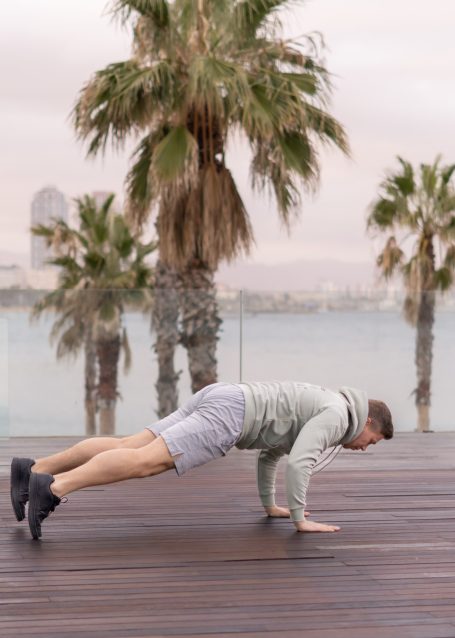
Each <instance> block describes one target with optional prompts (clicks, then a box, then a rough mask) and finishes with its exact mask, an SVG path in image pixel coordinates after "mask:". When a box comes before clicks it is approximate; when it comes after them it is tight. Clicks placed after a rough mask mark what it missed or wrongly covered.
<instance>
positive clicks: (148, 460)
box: [135, 436, 175, 477]
mask: <svg viewBox="0 0 455 638" xmlns="http://www.w3.org/2000/svg"><path fill="white" fill-rule="evenodd" d="M135 452H136V455H137V456H136V458H137V464H138V470H139V472H140V475H141V476H143V477H145V476H153V475H155V474H160V473H161V472H166V471H167V470H170V469H172V468H173V467H175V465H174V459H173V458H172V456H171V454H170V452H169V450H168V448H167V445H166V443H165V442H164V440H163V439H162V437H160V436H159V437H158V438H156V439H155V441H153V442H152V443H150V444H149V445H146V446H145V447H142V448H140V449H139V450H135Z"/></svg>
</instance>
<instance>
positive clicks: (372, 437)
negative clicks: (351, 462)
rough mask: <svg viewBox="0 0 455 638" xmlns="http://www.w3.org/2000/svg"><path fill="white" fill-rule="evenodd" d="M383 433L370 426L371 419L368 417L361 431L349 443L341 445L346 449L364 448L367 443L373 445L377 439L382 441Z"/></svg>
mask: <svg viewBox="0 0 455 638" xmlns="http://www.w3.org/2000/svg"><path fill="white" fill-rule="evenodd" d="M383 438H384V435H383V434H381V433H380V432H377V431H376V430H375V429H374V428H373V427H372V426H371V419H370V417H368V419H367V422H366V423H365V427H364V428H363V430H362V432H361V433H360V434H359V436H357V437H356V438H355V439H354V440H353V441H351V442H350V443H346V444H345V445H343V447H344V448H346V449H347V450H366V449H367V447H368V446H369V445H375V444H376V443H377V442H378V441H382V439H383Z"/></svg>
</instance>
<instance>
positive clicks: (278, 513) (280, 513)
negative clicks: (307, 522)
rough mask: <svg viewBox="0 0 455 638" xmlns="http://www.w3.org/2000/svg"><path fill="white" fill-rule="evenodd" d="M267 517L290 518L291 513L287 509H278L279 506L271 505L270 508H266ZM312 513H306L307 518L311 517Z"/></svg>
mask: <svg viewBox="0 0 455 638" xmlns="http://www.w3.org/2000/svg"><path fill="white" fill-rule="evenodd" d="M264 509H265V511H266V513H267V516H270V517H271V518H289V517H290V515H291V512H290V511H289V510H288V508H287V507H278V505H271V506H270V507H264ZM309 515H310V512H305V516H309Z"/></svg>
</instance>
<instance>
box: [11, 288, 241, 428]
mask: <svg viewBox="0 0 455 638" xmlns="http://www.w3.org/2000/svg"><path fill="white" fill-rule="evenodd" d="M2 292H3V295H0V316H3V317H4V316H7V317H8V319H7V322H8V326H9V331H8V338H7V341H8V348H6V349H3V348H2V352H7V351H8V350H9V372H8V381H9V421H10V425H11V428H10V429H11V436H71V435H78V436H80V435H86V434H87V435H88V434H112V433H114V434H121V435H126V434H132V433H135V432H138V431H140V430H141V429H142V428H143V427H145V426H147V425H148V424H150V423H153V422H154V421H156V420H157V419H158V412H159V406H160V403H159V398H158V389H157V382H158V373H159V365H158V353H157V351H156V342H157V337H158V333H157V330H156V325H155V326H153V327H152V306H153V304H154V303H156V302H157V299H158V297H157V293H150V291H146V293H147V294H146V295H145V296H146V297H147V300H146V303H144V305H143V306H141V295H142V293H143V292H144V291H134V292H135V293H136V294H134V293H133V294H132V291H128V292H126V291H121V292H120V291H116V292H115V304H114V305H115V306H116V308H117V310H116V311H115V312H116V313H117V315H118V313H120V315H121V317H120V321H118V320H119V316H117V315H116V316H113V317H109V316H107V317H106V318H105V321H104V323H105V324H106V325H104V326H103V320H101V319H99V318H98V319H97V320H96V319H95V318H93V319H92V320H91V321H88V320H87V317H88V316H89V313H90V312H91V310H90V309H91V308H93V306H94V305H96V303H97V297H96V295H99V294H101V293H100V292H99V291H98V292H96V291H86V290H85V291H79V292H78V295H79V297H78V299H77V303H76V304H74V298H73V300H72V301H71V303H72V306H71V305H68V306H67V311H68V312H70V315H69V317H68V318H67V321H66V322H64V323H63V324H61V325H60V328H59V323H58V322H59V321H61V319H62V316H63V313H64V312H65V309H64V306H62V307H60V309H59V310H58V311H56V310H55V309H53V308H50V309H49V310H46V311H43V312H41V314H40V316H39V317H35V318H33V308H34V307H36V305H37V304H38V303H40V301H42V300H43V299H45V298H46V297H47V296H48V295H49V292H48V291H2ZM72 292H73V293H74V291H72ZM161 292H163V291H161ZM170 292H173V293H175V292H176V291H170ZM103 293H104V294H105V293H106V291H103ZM173 296H174V297H176V298H177V302H178V304H180V305H179V311H178V319H177V323H176V324H175V322H174V319H173V318H172V312H171V313H170V315H169V313H164V315H161V316H160V322H159V331H158V332H159V335H160V338H161V339H163V337H164V338H166V335H169V333H172V331H173V330H174V332H175V331H176V332H175V334H174V338H175V339H174V340H175V343H174V348H173V366H174V373H175V375H176V376H177V380H176V383H175V386H176V387H175V390H176V405H181V404H182V403H184V402H185V401H187V400H188V399H189V398H190V396H191V394H192V377H193V380H194V382H196V383H197V382H199V383H201V382H203V383H204V382H205V381H207V382H208V381H210V380H211V379H214V380H219V381H234V382H236V381H238V374H239V370H238V362H239V313H238V305H237V306H236V303H237V304H238V297H239V295H238V292H236V293H229V294H227V295H224V296H223V295H221V298H220V299H219V300H218V299H217V300H216V303H217V306H216V314H215V315H213V314H212V315H210V316H209V318H210V321H209V325H205V324H204V321H206V320H207V316H206V314H205V311H204V308H205V306H204V304H205V302H206V295H203V293H200V292H199V291H185V292H182V291H179V293H178V295H177V296H176V295H175V294H174V295H173V294H170V295H167V303H168V304H169V303H172V298H173ZM165 297H166V295H165ZM54 301H55V300H54ZM174 301H175V299H174ZM182 308H184V309H185V313H186V314H185V317H186V325H187V329H186V331H185V330H184V325H183V321H182V319H183V314H182ZM81 309H82V310H83V311H82V313H81V312H80V310H81ZM213 309H214V310H215V306H214V308H213ZM71 313H74V314H75V316H76V315H78V313H79V315H78V320H79V321H82V320H85V324H86V325H85V328H84V329H85V330H88V329H89V328H90V329H91V330H93V331H94V332H95V333H97V334H99V340H98V342H97V340H96V338H94V341H95V342H96V343H94V346H93V348H92V350H94V352H95V354H94V355H92V356H94V357H95V368H96V372H95V376H96V385H97V388H96V389H94V391H93V393H94V395H95V399H96V400H95V401H93V400H91V399H90V396H89V395H88V394H87V392H86V385H87V383H88V382H87V379H90V378H91V377H90V374H88V372H87V361H88V358H89V357H90V354H89V352H88V351H86V347H85V344H84V341H83V339H82V340H81V338H82V337H81V334H80V330H81V329H82V328H81V327H80V328H79V329H78V328H77V326H74V325H73V324H72V321H71ZM114 314H115V313H114ZM107 315H109V309H108V312H107ZM217 317H218V319H217ZM4 321H6V320H4ZM116 321H117V324H116V323H115V322H116ZM214 321H215V324H214V323H213V322H214ZM173 322H174V325H172V324H173ZM210 322H211V323H210ZM73 323H74V322H73ZM168 324H169V325H168ZM218 324H219V325H218ZM113 325H114V328H112V326H113ZM214 325H215V328H216V326H218V327H217V329H216V330H215V333H213V326H214ZM112 330H113V332H112ZM110 331H111V332H110ZM104 333H106V334H107V335H109V334H111V336H113V337H114V339H113V342H112V344H111V346H107V347H104V355H103V348H102V343H103V339H102V337H103V334H104ZM185 333H186V335H187V339H188V335H189V336H190V341H191V340H192V347H189V348H186V347H184V345H183V343H184V341H185V337H184V334H185ZM106 334H104V336H106ZM214 334H215V337H216V338H214V336H213V335H214ZM125 335H126V338H125ZM5 339H6V337H5ZM116 339H117V343H115V341H116ZM78 340H79V341H78ZM105 341H106V340H105ZM193 342H194V343H193ZM210 343H211V346H210ZM207 348H209V350H210V348H211V350H210V353H209V356H207V352H206V350H207ZM116 349H119V350H120V354H119V356H118V360H117V355H116V354H115V351H116ZM64 351H66V355H65V353H64ZM71 351H72V352H71ZM190 352H191V353H192V356H191V357H190V356H189V353H190ZM101 356H104V360H106V358H107V360H108V359H109V357H111V358H112V357H113V360H112V362H111V364H109V361H107V363H106V362H105V367H104V373H103V375H101V377H100V357H101ZM198 357H199V358H200V359H201V361H198ZM127 359H129V360H130V362H129V366H128V369H126V368H125V363H126V362H127ZM106 365H107V368H106ZM109 365H111V367H112V366H115V367H116V370H117V384H116V389H117V392H118V396H117V398H116V399H115V397H114V398H112V397H111V399H110V401H111V403H109V401H108V405H107V406H106V405H105V403H106V400H105V398H103V397H101V396H100V395H101V394H102V392H101V386H102V387H103V389H104V390H106V383H107V384H109V383H110V382H111V381H110V380H109V375H112V370H109ZM5 374H6V373H5ZM87 374H88V376H87ZM106 375H107V377H108V378H107V381H106ZM167 382H168V384H169V385H172V387H171V388H170V387H166V376H164V382H163V383H164V387H163V383H161V385H160V388H159V390H160V392H161V395H166V394H169V392H170V393H171V394H172V392H173V391H174V386H173V382H172V379H171V380H169V379H168V381H167ZM5 387H6V386H5ZM108 394H109V393H108ZM105 395H106V393H104V395H103V396H104V397H105ZM103 402H104V403H103ZM94 403H95V404H96V408H94ZM112 406H113V407H112ZM111 408H112V409H113V411H114V416H113V418H112V414H111V415H110V417H109V418H107V419H106V418H105V417H106V413H107V412H112V409H111ZM94 412H95V414H94ZM108 416H109V415H108Z"/></svg>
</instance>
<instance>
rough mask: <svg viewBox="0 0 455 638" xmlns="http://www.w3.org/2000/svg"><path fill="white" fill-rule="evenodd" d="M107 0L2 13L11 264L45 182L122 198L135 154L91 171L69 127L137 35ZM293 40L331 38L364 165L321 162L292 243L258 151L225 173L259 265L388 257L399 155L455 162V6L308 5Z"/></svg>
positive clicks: (337, 95) (10, 7) (4, 218)
mask: <svg viewBox="0 0 455 638" xmlns="http://www.w3.org/2000/svg"><path fill="white" fill-rule="evenodd" d="M105 9H106V0H65V1H64V2H62V0H39V2H37V1H36V0H15V2H14V3H13V2H9V3H6V2H3V3H1V6H0V43H1V44H0V52H1V55H0V60H1V61H0V65H1V75H2V82H1V85H0V100H1V105H2V117H1V118H0V140H1V144H0V253H2V251H3V252H5V251H7V252H9V253H22V254H23V253H26V252H27V251H28V250H29V243H30V237H29V226H30V203H31V200H32V197H33V194H34V193H35V192H36V191H38V190H39V189H40V188H42V187H43V186H45V185H49V184H52V185H55V186H56V187H57V188H58V189H59V190H61V191H63V192H64V193H65V194H66V195H67V197H68V198H69V199H71V198H74V197H76V196H78V195H81V194H83V193H86V192H90V191H94V190H108V191H115V192H117V193H121V192H122V184H123V179H124V176H125V174H126V172H127V169H128V154H129V152H130V151H131V148H132V146H131V145H129V146H127V147H126V149H125V151H124V152H123V153H122V154H120V155H119V154H117V155H114V154H112V153H111V152H108V153H107V154H106V156H105V157H104V158H100V159H96V160H92V159H91V160H87V159H86V157H85V149H84V147H83V145H82V144H81V143H80V142H78V141H77V140H76V139H75V135H74V132H73V130H72V128H71V124H70V121H69V114H70V111H71V108H72V106H73V104H74V102H75V100H76V98H77V95H78V92H79V90H80V89H81V87H82V86H83V84H84V83H85V82H86V81H87V80H88V79H89V78H90V75H91V74H92V73H93V72H94V71H95V70H97V69H100V68H102V67H104V66H105V65H107V64H108V63H110V62H113V61H119V60H122V59H126V58H128V57H129V53H130V34H129V33H128V32H127V31H123V30H122V29H121V28H120V27H119V26H118V25H117V24H115V23H113V22H112V20H111V18H110V17H109V15H107V14H106V11H105ZM284 20H285V24H286V26H285V31H286V33H285V35H286V36H287V37H291V36H293V37H297V36H299V35H300V34H303V33H309V32H313V31H318V32H320V33H322V35H323V37H324V40H325V43H326V46H327V48H326V50H325V52H324V58H325V62H326V65H327V67H328V69H329V71H330V72H331V73H332V74H333V77H332V82H333V85H334V92H333V96H332V103H331V106H330V110H331V112H332V114H333V115H335V116H336V117H337V118H338V119H339V120H340V121H341V123H342V124H343V125H344V127H345V128H346V131H347V133H348V137H349V140H350V145H351V149H352V157H351V158H350V159H348V158H346V157H344V156H342V155H341V153H340V152H338V151H336V150H331V151H323V152H322V153H321V183H320V188H319V190H318V192H317V194H315V195H308V194H304V195H303V198H302V206H301V210H300V211H299V218H298V220H297V221H296V222H295V223H294V224H293V226H292V229H291V232H290V233H288V232H287V231H286V229H284V228H283V227H282V226H281V225H280V223H279V221H278V216H277V214H276V208H275V205H274V203H273V201H269V200H268V199H267V198H266V197H265V196H258V195H257V194H254V193H252V191H251V189H250V186H249V180H248V164H249V154H248V149H247V148H246V146H245V145H244V144H242V143H241V142H238V141H237V142H235V143H234V144H233V145H232V146H231V148H230V149H229V150H228V158H227V163H228V165H229V167H230V168H231V170H232V171H233V173H234V176H235V178H236V180H237V181H238V184H239V188H240V191H241V194H242V196H243V198H244V200H245V202H246V205H247V209H248V211H249V213H250V216H251V220H252V223H253V228H254V231H255V237H256V246H255V248H254V250H253V252H252V253H251V255H250V256H249V262H252V263H266V264H273V263H286V262H291V261H294V260H298V259H318V260H319V259H338V260H343V261H351V262H352V261H354V262H365V261H372V260H373V258H374V255H375V253H376V252H377V250H378V247H379V245H378V242H374V241H372V240H371V238H368V237H367V236H366V234H365V216H366V211H367V208H368V205H369V204H370V202H371V201H372V199H373V198H374V196H375V194H376V192H377V187H378V184H379V182H380V181H381V178H382V177H383V175H384V171H385V170H386V169H387V168H393V167H394V166H395V162H396V160H395V157H396V155H402V156H403V157H405V158H406V159H408V160H410V161H412V162H414V163H419V162H432V161H433V159H434V158H435V156H436V155H437V154H438V153H441V154H442V155H443V158H444V160H445V161H446V162H447V163H451V162H454V161H455V126H454V118H455V82H454V78H455V44H454V40H453V32H454V27H455V5H454V3H453V0H433V1H432V2H431V3H427V2H426V3H424V2H416V1H415V0H368V1H367V2H366V1H365V0H343V2H341V1H340V0H307V1H306V2H305V1H298V0H296V2H295V3H294V6H293V8H292V9H291V13H290V14H286V15H285V16H284Z"/></svg>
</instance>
